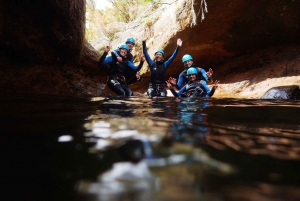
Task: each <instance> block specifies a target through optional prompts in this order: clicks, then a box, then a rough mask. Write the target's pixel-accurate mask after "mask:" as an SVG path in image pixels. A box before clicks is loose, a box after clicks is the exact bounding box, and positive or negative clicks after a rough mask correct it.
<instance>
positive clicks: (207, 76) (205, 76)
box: [175, 54, 213, 89]
mask: <svg viewBox="0 0 300 201" xmlns="http://www.w3.org/2000/svg"><path fill="white" fill-rule="evenodd" d="M182 63H183V65H184V68H185V69H184V70H183V71H182V72H181V73H180V74H179V76H178V82H177V84H176V85H175V86H176V88H177V89H180V88H181V87H182V85H183V82H185V83H188V82H189V78H188V75H187V71H188V69H189V68H192V67H193V68H195V69H196V70H197V72H198V75H197V78H196V79H197V80H198V81H200V80H204V81H206V82H207V83H208V82H209V81H210V80H211V77H212V74H213V71H212V69H211V68H210V69H209V71H208V72H206V71H205V70H204V69H202V68H200V67H196V66H195V65H194V62H193V57H192V56H191V55H189V54H186V55H184V56H183V57H182Z"/></svg>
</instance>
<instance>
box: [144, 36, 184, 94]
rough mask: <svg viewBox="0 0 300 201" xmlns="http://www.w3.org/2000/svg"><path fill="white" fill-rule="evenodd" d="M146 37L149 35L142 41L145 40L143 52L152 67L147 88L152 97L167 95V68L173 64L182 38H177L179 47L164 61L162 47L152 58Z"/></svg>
mask: <svg viewBox="0 0 300 201" xmlns="http://www.w3.org/2000/svg"><path fill="white" fill-rule="evenodd" d="M146 39H147V37H146V36H144V38H143V40H142V41H143V53H144V55H145V58H146V61H147V63H148V65H149V67H150V84H149V88H148V90H147V94H148V96H150V97H151V98H152V97H154V96H166V95H167V91H166V88H165V83H164V81H165V73H166V70H167V68H168V67H169V66H170V65H171V63H172V61H173V60H174V59H175V57H176V56H177V54H178V52H179V49H180V47H181V45H182V40H181V39H180V38H178V39H177V48H176V49H175V51H174V53H173V54H172V56H171V57H170V58H169V59H168V60H167V61H164V55H165V53H164V51H163V50H162V49H159V50H157V51H156V52H155V54H154V56H155V58H154V60H151V58H150V56H149V54H148V51H147V47H146Z"/></svg>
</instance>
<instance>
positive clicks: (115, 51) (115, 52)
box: [111, 49, 121, 57]
mask: <svg viewBox="0 0 300 201" xmlns="http://www.w3.org/2000/svg"><path fill="white" fill-rule="evenodd" d="M111 53H112V54H114V55H115V56H116V57H121V56H120V55H119V54H118V50H117V49H116V50H114V51H112V52H111Z"/></svg>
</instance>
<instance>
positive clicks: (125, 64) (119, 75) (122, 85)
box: [99, 44, 145, 96]
mask: <svg viewBox="0 0 300 201" xmlns="http://www.w3.org/2000/svg"><path fill="white" fill-rule="evenodd" d="M109 51H110V47H109V46H106V48H105V51H104V53H103V54H102V56H101V58H100V60H99V67H100V66H104V65H106V64H108V63H110V68H109V71H108V80H107V83H106V84H107V86H108V88H109V89H110V90H112V91H113V92H115V93H116V94H117V95H122V96H132V95H133V92H132V91H131V89H130V88H129V86H128V84H127V83H126V77H125V74H126V71H127V69H128V68H132V69H133V70H135V71H139V70H140V69H141V67H142V66H143V64H144V61H145V57H144V55H143V54H142V55H141V62H140V64H139V65H138V66H135V65H133V63H132V62H130V61H129V60H128V59H127V53H128V51H129V47H128V45H126V44H122V45H121V46H120V47H119V48H118V51H117V53H118V55H119V56H120V57H122V61H121V62H119V61H118V59H117V56H116V55H115V54H114V53H111V56H109V57H106V56H107V54H108V52H109Z"/></svg>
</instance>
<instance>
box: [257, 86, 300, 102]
mask: <svg viewBox="0 0 300 201" xmlns="http://www.w3.org/2000/svg"><path fill="white" fill-rule="evenodd" d="M261 99H297V100H299V99H300V90H299V86H298V85H291V86H279V87H273V88H271V89H269V90H268V91H267V92H266V93H265V94H264V95H263V96H262V97H261Z"/></svg>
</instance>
